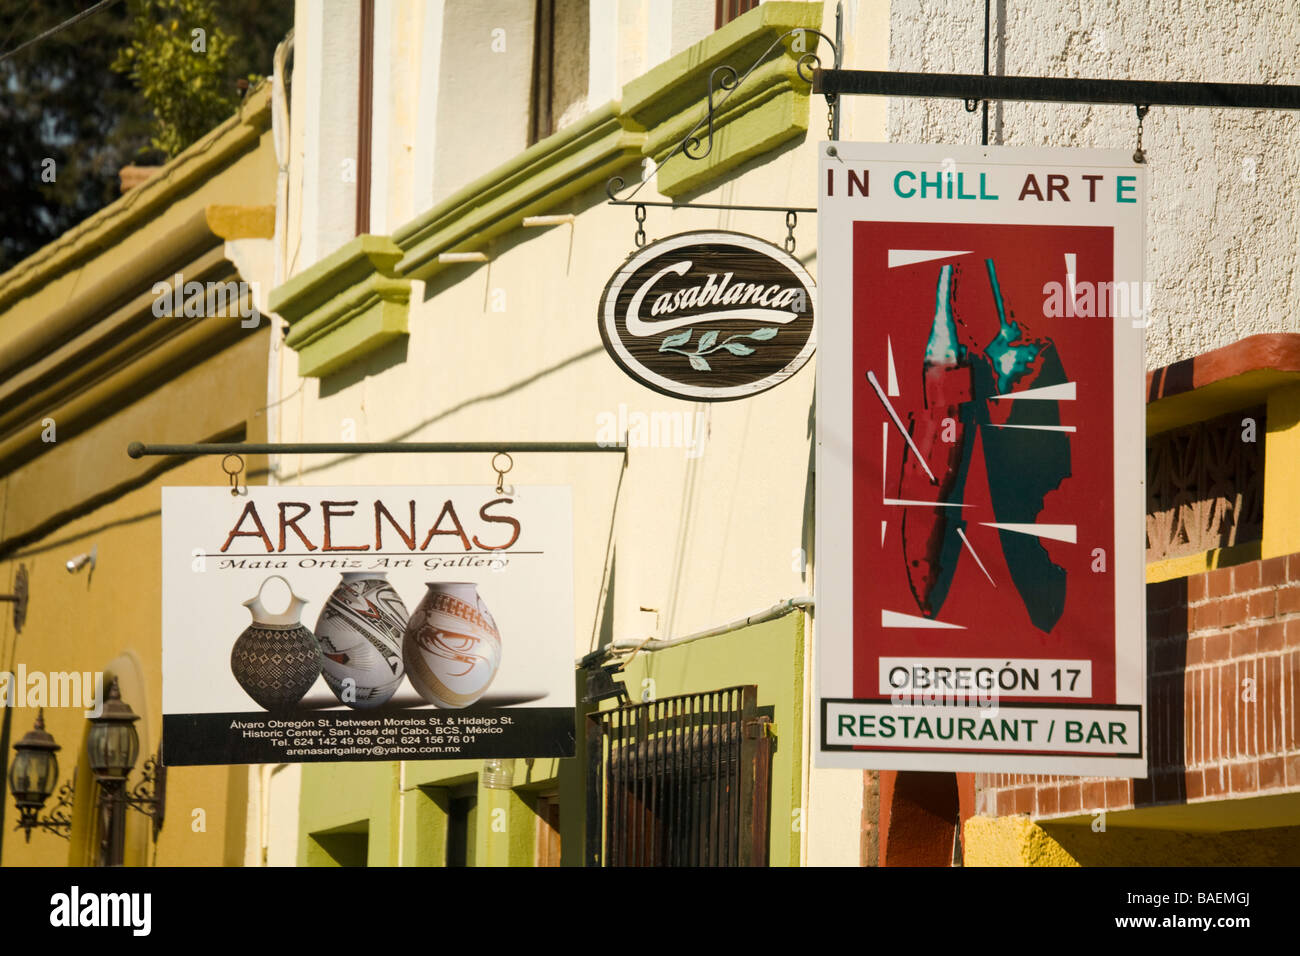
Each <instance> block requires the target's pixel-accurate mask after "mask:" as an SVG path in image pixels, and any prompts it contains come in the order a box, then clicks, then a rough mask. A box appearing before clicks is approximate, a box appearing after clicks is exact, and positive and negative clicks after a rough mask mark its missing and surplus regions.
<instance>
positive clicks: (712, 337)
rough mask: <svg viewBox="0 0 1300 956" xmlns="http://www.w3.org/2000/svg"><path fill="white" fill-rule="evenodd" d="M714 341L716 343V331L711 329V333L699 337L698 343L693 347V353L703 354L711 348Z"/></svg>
mask: <svg viewBox="0 0 1300 956" xmlns="http://www.w3.org/2000/svg"><path fill="white" fill-rule="evenodd" d="M716 341H718V330H717V329H713V330H712V331H709V332H705V333H704V334H703V335H701V336H700V341H699V344H697V345H696V346H695V351H697V352H704V351H705V350H707V349H710V348H712V347H713V343H714V342H716Z"/></svg>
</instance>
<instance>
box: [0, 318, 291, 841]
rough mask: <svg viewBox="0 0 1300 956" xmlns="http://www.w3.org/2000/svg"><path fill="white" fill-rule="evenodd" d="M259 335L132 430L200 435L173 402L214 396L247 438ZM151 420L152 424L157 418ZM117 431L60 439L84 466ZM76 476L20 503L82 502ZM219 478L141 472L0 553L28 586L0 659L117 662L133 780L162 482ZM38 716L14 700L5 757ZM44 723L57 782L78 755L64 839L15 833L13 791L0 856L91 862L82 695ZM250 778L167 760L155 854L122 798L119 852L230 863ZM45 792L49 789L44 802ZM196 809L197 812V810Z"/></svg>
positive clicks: (60, 667) (63, 476)
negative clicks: (79, 561)
mask: <svg viewBox="0 0 1300 956" xmlns="http://www.w3.org/2000/svg"><path fill="white" fill-rule="evenodd" d="M267 335H268V333H267V332H266V331H265V330H262V331H260V332H258V333H256V334H253V335H250V336H249V337H248V338H247V339H245V340H244V341H242V342H240V343H239V344H238V345H236V346H234V347H233V348H231V349H228V350H227V351H226V353H224V354H223V355H222V356H220V357H218V358H217V359H215V360H214V361H212V362H210V363H208V364H207V365H205V366H204V367H201V368H198V369H194V370H192V371H191V372H190V373H187V374H186V375H183V376H181V377H180V378H179V379H178V380H177V381H176V382H174V383H172V385H171V386H169V387H168V388H167V389H164V390H162V391H160V392H159V393H155V395H154V396H152V397H151V398H150V399H146V400H144V401H142V402H140V403H138V405H137V409H136V411H137V412H139V413H141V415H140V427H141V428H142V429H143V430H142V431H141V433H140V434H139V435H137V436H136V437H137V439H139V440H150V441H157V440H162V441H167V440H192V439H195V438H200V437H203V436H201V435H194V434H178V433H177V432H175V431H172V430H166V429H164V428H163V426H164V424H165V423H166V422H168V421H169V420H170V415H171V413H172V411H173V410H174V406H175V403H177V402H180V403H182V405H183V406H184V405H190V406H193V405H198V404H203V405H207V406H208V407H209V408H211V407H214V406H215V407H220V408H221V409H222V413H221V417H223V418H224V419H225V420H226V424H227V427H240V426H243V427H244V428H246V429H247V430H248V432H249V435H250V438H252V439H253V440H257V439H259V438H260V437H261V436H260V434H258V428H259V422H260V420H261V419H260V413H259V411H258V409H259V408H260V407H261V406H262V405H264V404H265V399H264V398H263V397H262V396H263V395H264V394H265V391H264V389H265V374H266V373H265V364H264V363H265V358H264V357H265V354H266V350H267V347H268V341H267ZM151 412H152V414H150V413H151ZM155 427H156V428H158V429H160V430H159V431H155V430H154V428H155ZM117 438H118V436H116V434H115V433H114V432H113V431H112V430H109V431H108V432H107V434H106V435H105V436H104V437H103V439H102V440H101V439H100V437H99V436H98V435H96V434H93V433H92V434H89V435H86V436H83V437H80V438H73V439H70V440H69V441H68V446H67V450H68V451H69V453H71V454H72V455H73V456H74V457H75V458H76V459H78V460H79V461H80V462H81V464H80V467H81V468H83V469H87V470H93V469H95V468H96V462H98V461H101V460H102V461H107V460H110V458H112V457H120V458H126V446H125V443H122V442H120V441H118V440H117ZM14 477H15V476H13V475H10V476H5V477H3V478H0V517H4V516H9V511H10V509H11V508H12V507H13V506H14V505H15V504H16V503H17V502H14V501H12V500H11V499H10V496H9V494H8V491H9V486H10V484H11V483H12V481H13V480H14ZM81 478H84V475H82V476H81ZM78 480H79V478H78V476H77V475H75V474H73V473H72V471H71V470H69V471H67V472H59V473H55V474H52V475H50V477H49V480H48V481H47V482H46V483H45V484H44V486H43V488H42V489H41V490H40V493H39V495H38V496H36V497H32V495H33V493H32V492H30V491H29V492H27V493H25V494H24V495H23V498H22V501H21V505H22V507H23V508H24V509H31V508H38V509H42V510H47V509H48V510H49V511H58V510H60V509H61V508H69V509H76V508H77V507H78V506H82V507H84V506H85V505H86V504H87V502H86V501H85V499H84V498H81V497H78V496H69V494H68V493H69V490H70V489H74V488H77V487H78V485H77V482H78ZM254 480H256V479H254ZM225 481H226V479H225V476H224V475H223V474H222V473H221V471H220V467H219V462H218V461H215V460H196V461H189V462H186V463H185V464H182V465H180V466H179V467H177V468H174V469H172V470H169V471H166V472H163V473H162V474H159V475H156V476H154V477H153V478H152V479H151V480H149V479H146V480H145V481H144V483H143V484H138V486H137V487H135V488H133V489H130V490H125V491H122V490H121V489H120V488H109V489H102V490H103V491H105V492H106V493H107V494H109V495H113V497H112V498H111V499H110V500H108V501H106V502H105V503H104V504H102V505H100V506H99V507H95V508H93V510H90V511H85V512H83V513H81V514H79V515H78V516H76V517H74V518H71V519H70V520H68V521H67V522H65V523H62V524H60V525H59V526H58V528H57V529H56V530H54V531H52V532H51V533H49V534H47V535H45V536H44V537H42V538H40V539H39V540H36V541H33V542H30V543H27V544H24V545H22V546H20V547H19V548H18V550H17V551H16V552H14V553H12V554H10V555H8V556H6V557H5V558H4V559H3V560H2V561H0V587H3V588H5V593H8V592H9V591H10V590H11V586H12V584H13V581H14V579H15V576H16V574H17V569H18V566H19V565H20V564H21V565H25V566H26V568H27V574H28V589H29V592H30V603H29V607H28V610H27V620H26V623H25V625H24V627H23V630H22V633H21V634H16V633H15V631H14V626H13V621H12V618H11V615H10V614H9V611H8V607H9V606H8V605H4V606H3V607H0V611H2V612H3V613H0V670H7V671H10V672H16V671H17V668H18V665H19V664H22V665H24V666H25V667H26V669H27V671H28V673H34V672H37V671H40V672H57V671H74V670H75V671H79V672H86V671H91V672H95V671H105V672H107V673H116V674H117V675H118V676H119V678H120V681H121V687H122V698H123V700H125V701H126V702H127V703H128V704H129V705H130V706H131V708H132V709H133V710H134V711H135V712H136V713H137V714H139V715H140V717H141V719H140V720H139V721H138V722H137V724H136V728H137V730H138V732H139V735H140V756H139V758H138V759H137V761H136V772H135V773H134V774H132V776H131V778H130V783H131V784H135V783H136V782H137V781H138V780H139V770H140V768H141V767H142V766H143V764H144V761H145V760H146V759H147V758H148V757H149V756H151V755H152V754H153V753H154V752H155V751H156V750H157V747H158V741H159V734H160V732H161V729H162V699H161V687H162V658H161V633H160V618H161V612H162V594H161V567H160V562H159V544H160V541H161V538H162V529H161V513H160V505H161V494H160V489H161V487H162V486H163V485H164V484H169V485H170V484H187V485H188V484H193V485H208V484H223V483H224V482H225ZM118 492H120V493H118ZM15 523H16V522H15ZM92 547H96V548H97V549H98V558H97V562H96V565H95V567H94V569H93V571H92V569H90V568H89V567H86V568H83V569H82V570H81V571H79V572H77V573H76V574H69V573H68V571H67V570H66V569H65V562H67V561H68V560H69V559H70V558H72V557H75V556H76V555H79V554H82V553H84V552H88V551H89V550H90V549H91V548H92ZM35 719H36V708H35V707H22V708H19V707H15V708H14V709H13V712H12V728H11V731H10V748H11V749H10V753H9V754H8V755H6V759H7V760H8V759H11V758H12V745H13V744H14V743H16V742H17V741H18V740H19V739H20V738H21V737H22V735H23V734H25V733H26V732H27V731H28V730H30V729H31V727H32V724H33V722H34V721H35ZM45 726H46V730H47V731H48V732H49V733H51V734H53V736H54V738H55V741H56V742H57V743H58V744H59V745H60V746H61V747H62V748H63V749H62V750H61V751H60V752H59V754H58V757H59V768H60V778H59V783H64V782H67V781H68V780H70V779H72V774H73V768H74V767H77V766H78V763H80V767H79V769H78V773H77V786H78V792H77V812H76V813H75V815H74V832H73V840H72V842H71V843H69V842H66V841H64V840H61V839H59V838H58V837H56V836H54V835H52V834H49V833H45V832H40V831H38V832H36V833H33V835H32V839H31V842H30V844H29V843H26V842H24V840H23V836H22V834H21V832H19V833H15V832H13V829H12V828H13V825H14V823H16V822H17V818H18V814H17V810H16V808H15V807H14V805H13V798H12V796H9V795H6V810H5V827H6V831H7V832H6V833H5V838H4V847H3V855H2V856H0V862H2V863H3V864H4V865H6V866H57V865H64V864H72V865H88V864H91V863H93V861H94V847H93V846H92V845H91V843H92V829H93V821H92V818H91V815H90V814H89V812H87V808H88V807H89V806H90V796H91V794H92V793H93V790H94V784H93V777H92V776H91V774H90V772H89V766H88V765H87V764H86V761H85V756H84V747H85V733H86V730H87V729H88V728H89V724H88V723H87V721H86V719H85V717H84V715H83V710H82V709H81V708H79V707H78V708H68V707H47V708H46V711H45ZM7 765H8V764H7V763H6V766H7ZM246 780H247V772H246V770H245V768H243V767H230V768H227V767H178V768H170V769H169V773H168V778H167V806H166V812H167V815H166V822H165V825H164V827H163V830H162V832H161V834H160V836H159V841H158V846H157V855H156V860H155V856H154V848H153V846H152V844H151V842H150V839H149V829H150V821H149V820H148V819H147V818H146V817H145V816H143V815H142V814H139V813H136V812H134V811H128V823H127V826H128V829H127V850H126V853H127V857H126V858H127V862H128V864H134V865H142V864H145V863H152V862H156V863H157V864H159V865H216V866H219V865H223V864H237V863H239V862H240V860H241V859H242V853H243V838H244V814H245V803H246V800H247V794H246V789H247V783H246ZM52 803H53V800H51V801H50V803H49V804H47V808H48V807H49V806H50V805H52ZM198 810H201V811H202V814H197V813H196V812H195V811H198ZM200 821H201V825H202V829H200V828H199V824H200Z"/></svg>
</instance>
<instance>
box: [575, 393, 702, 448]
mask: <svg viewBox="0 0 1300 956" xmlns="http://www.w3.org/2000/svg"><path fill="white" fill-rule="evenodd" d="M624 435H626V436H627V446H628V448H684V449H685V450H686V457H687V458H699V457H700V456H701V455H703V454H704V442H705V439H706V437H707V428H706V427H705V422H704V412H684V411H682V412H636V411H628V407H627V405H625V404H623V403H622V402H620V403H619V406H618V411H617V412H610V411H605V412H598V413H597V414H596V444H598V445H604V446H607V447H608V446H610V445H617V444H618V443H619V441H620V440H622V437H623V436H624Z"/></svg>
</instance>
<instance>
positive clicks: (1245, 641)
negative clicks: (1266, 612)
mask: <svg viewBox="0 0 1300 956" xmlns="http://www.w3.org/2000/svg"><path fill="white" fill-rule="evenodd" d="M1231 637H1232V656H1233V657H1245V656H1246V655H1247V654H1254V653H1255V651H1256V649H1257V648H1258V647H1259V631H1258V628H1254V627H1240V628H1237V630H1235V631H1233V632H1232V634H1231Z"/></svg>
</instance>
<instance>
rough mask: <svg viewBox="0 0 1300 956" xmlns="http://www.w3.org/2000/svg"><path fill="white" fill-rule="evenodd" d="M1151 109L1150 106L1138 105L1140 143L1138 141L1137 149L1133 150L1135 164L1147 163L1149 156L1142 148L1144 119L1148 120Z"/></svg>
mask: <svg viewBox="0 0 1300 956" xmlns="http://www.w3.org/2000/svg"><path fill="white" fill-rule="evenodd" d="M1149 109H1151V107H1149V106H1142V105H1140V104H1139V105H1138V108H1137V114H1138V141H1137V149H1135V150H1133V162H1135V163H1145V162H1146V161H1147V154H1146V151H1145V150H1144V149H1143V148H1142V121H1143V120H1144V119H1146V116H1147V110H1149Z"/></svg>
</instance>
